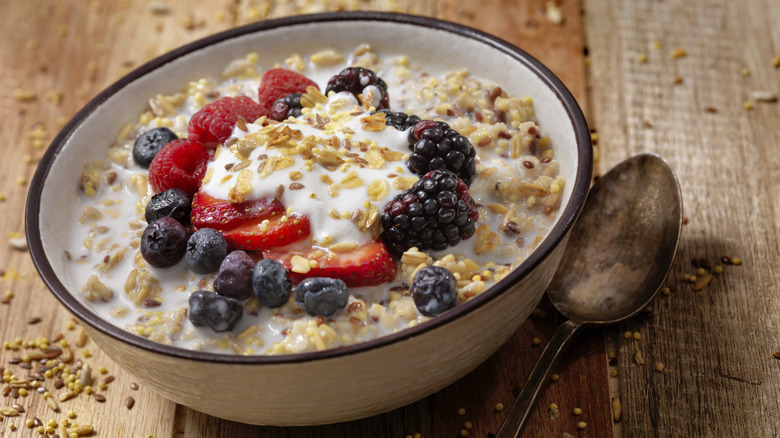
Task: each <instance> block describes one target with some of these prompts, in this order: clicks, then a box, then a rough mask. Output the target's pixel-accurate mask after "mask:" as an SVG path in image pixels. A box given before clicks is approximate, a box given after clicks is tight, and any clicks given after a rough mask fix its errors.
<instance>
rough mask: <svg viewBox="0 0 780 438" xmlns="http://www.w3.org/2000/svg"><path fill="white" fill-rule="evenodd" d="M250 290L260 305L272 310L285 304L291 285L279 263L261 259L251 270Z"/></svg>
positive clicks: (288, 297)
mask: <svg viewBox="0 0 780 438" xmlns="http://www.w3.org/2000/svg"><path fill="white" fill-rule="evenodd" d="M252 289H253V290H254V292H255V296H256V297H257V300H258V301H260V304H262V305H263V306H265V307H270V308H272V309H274V308H277V307H282V306H283V305H285V304H287V302H288V301H289V300H290V290H291V289H292V285H291V284H290V278H289V277H288V275H287V270H286V269H284V266H282V264H281V263H279V262H277V261H276V260H271V259H263V260H260V261H259V262H257V264H255V267H254V269H252Z"/></svg>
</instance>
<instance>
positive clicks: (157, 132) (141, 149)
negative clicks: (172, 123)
mask: <svg viewBox="0 0 780 438" xmlns="http://www.w3.org/2000/svg"><path fill="white" fill-rule="evenodd" d="M178 138H179V137H177V136H176V134H174V133H173V131H171V130H170V129H168V128H154V129H150V130H148V131H146V132H144V133H143V134H141V135H139V136H138V138H136V139H135V144H133V159H134V160H135V162H136V164H138V165H139V166H141V167H143V168H144V169H147V168H149V164H151V162H152V159H153V158H154V156H155V155H157V152H160V149H162V147H163V146H165V145H166V144H168V143H170V142H172V141H174V140H176V139H178Z"/></svg>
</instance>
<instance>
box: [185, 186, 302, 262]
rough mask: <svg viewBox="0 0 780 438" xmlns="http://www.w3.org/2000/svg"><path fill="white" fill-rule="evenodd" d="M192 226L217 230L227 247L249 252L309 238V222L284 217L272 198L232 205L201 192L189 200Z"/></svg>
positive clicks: (296, 217)
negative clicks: (225, 241)
mask: <svg viewBox="0 0 780 438" xmlns="http://www.w3.org/2000/svg"><path fill="white" fill-rule="evenodd" d="M266 220H267V221H268V222H264V221H266ZM192 225H193V227H194V228H195V229H196V230H197V229H200V228H214V229H215V230H219V231H221V232H222V235H223V236H225V240H227V242H228V246H229V247H230V248H232V249H245V250H250V251H259V250H266V249H271V248H276V247H279V246H285V245H289V244H291V243H293V242H297V241H299V240H301V239H304V238H306V237H307V236H308V235H309V219H308V218H307V217H306V216H304V215H301V214H295V213H293V214H289V215H288V214H285V208H284V206H283V205H282V203H281V202H279V201H277V200H275V199H270V200H269V199H265V198H264V199H257V200H253V201H246V202H242V203H240V204H233V203H230V202H229V201H227V200H225V199H217V198H214V197H212V196H209V195H207V194H206V193H203V192H198V193H196V194H195V196H194V198H193V200H192Z"/></svg>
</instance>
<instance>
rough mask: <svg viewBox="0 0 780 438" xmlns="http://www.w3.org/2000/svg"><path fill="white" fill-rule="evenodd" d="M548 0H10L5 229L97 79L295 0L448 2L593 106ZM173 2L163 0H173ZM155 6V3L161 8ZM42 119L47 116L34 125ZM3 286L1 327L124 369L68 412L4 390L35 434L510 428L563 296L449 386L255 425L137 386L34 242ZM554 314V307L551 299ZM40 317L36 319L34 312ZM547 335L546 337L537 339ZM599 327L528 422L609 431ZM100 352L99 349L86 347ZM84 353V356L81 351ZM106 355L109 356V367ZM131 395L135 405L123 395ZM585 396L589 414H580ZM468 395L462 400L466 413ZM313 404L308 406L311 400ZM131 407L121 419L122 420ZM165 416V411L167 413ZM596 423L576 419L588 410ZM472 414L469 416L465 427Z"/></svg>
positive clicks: (578, 49) (1, 74)
mask: <svg viewBox="0 0 780 438" xmlns="http://www.w3.org/2000/svg"><path fill="white" fill-rule="evenodd" d="M547 4H548V2H546V1H544V0H517V1H510V0H489V1H473V0H470V1H455V0H440V1H424V2H417V1H411V0H395V1H393V0H370V1H364V0H360V1H358V0H351V1H347V0H340V1H339V0H333V1H292V0H290V1H279V2H271V1H264V0H261V1H254V0H237V1H231V0H210V1H208V2H205V1H204V2H199V3H198V5H197V7H193V5H192V3H191V2H188V1H184V0H166V1H157V2H130V1H119V2H98V1H91V2H86V1H77V0H68V1H61V2H47V1H45V0H31V1H28V2H3V3H2V4H0V24H1V25H2V26H0V34H1V35H2V36H3V41H4V43H3V44H2V45H0V115H1V117H0V132H3V134H4V138H5V141H4V142H3V146H2V148H3V149H2V150H3V152H4V156H3V160H0V194H1V195H2V198H3V201H2V204H0V206H2V207H4V208H3V211H4V213H5V219H4V220H3V221H0V232H2V233H3V234H2V235H3V236H9V235H10V233H21V232H22V231H23V206H24V202H25V196H26V185H25V183H24V181H20V179H23V180H25V181H29V180H30V179H31V177H32V174H33V172H34V170H35V164H36V162H37V160H38V159H39V158H40V157H41V155H42V154H43V152H44V150H45V147H46V145H48V143H49V142H50V141H51V140H52V139H53V138H54V136H55V135H56V132H57V131H58V129H59V128H60V127H61V126H62V125H63V124H64V122H65V121H66V120H67V119H68V118H69V117H71V116H72V115H73V114H75V112H76V111H77V110H78V109H79V108H81V106H83V105H84V104H85V103H86V102H87V101H88V100H89V99H90V98H91V96H94V95H95V94H96V93H97V92H99V91H100V90H102V89H103V88H105V87H106V86H108V85H109V84H110V83H112V82H113V81H114V80H116V79H118V78H119V77H121V76H122V75H123V74H125V73H127V72H129V71H130V70H131V69H133V68H135V67H137V66H139V65H141V64H142V63H143V62H145V61H146V60H148V59H151V58H152V57H154V56H157V55H159V54H162V53H164V52H166V51H168V50H170V49H172V48H175V47H177V46H180V45H182V44H185V43H187V42H190V41H192V40H195V39H198V38H200V37H203V36H206V35H209V34H212V33H214V32H218V31H221V30H225V29H228V28H230V27H233V26H236V25H242V24H246V23H249V22H253V21H257V20H261V19H266V18H275V17H280V16H284V15H290V14H293V13H312V12H323V11H333V10H349V9H358V8H359V9H367V10H368V9H370V10H386V11H396V12H406V13H415V14H423V15H429V16H436V17H439V18H444V19H448V20H452V21H455V22H459V23H463V24H466V25H470V26H475V27H477V28H480V29H483V30H485V31H487V32H491V33H493V34H495V35H497V36H499V37H501V38H504V39H506V40H507V41H509V42H511V43H514V44H516V45H518V46H520V47H522V48H523V49H525V50H526V51H528V52H529V53H531V54H532V55H534V56H536V57H537V58H539V59H540V60H541V61H543V62H544V63H545V64H546V65H547V66H548V67H550V68H551V69H552V70H553V71H554V72H555V73H556V74H558V75H559V76H560V77H561V78H562V79H563V80H564V82H565V84H566V85H567V86H568V87H569V89H570V90H571V91H572V93H573V94H574V95H575V97H576V98H577V99H578V100H579V101H580V103H581V104H582V106H583V107H584V109H585V110H586V112H587V111H588V106H587V105H586V99H587V98H588V97H589V96H588V95H587V93H586V86H585V85H586V84H585V81H584V77H585V76H584V74H585V72H584V67H583V63H582V51H583V46H584V44H583V39H582V38H583V36H582V32H583V31H582V21H581V16H580V7H581V4H580V2H578V1H574V0H566V1H560V2H557V4H558V6H559V8H560V10H561V12H562V16H563V22H562V23H561V24H556V23H553V22H551V21H550V20H549V19H548V17H547V16H546V8H547ZM163 6H165V7H163ZM155 8H157V12H155V11H154V10H153V9H155ZM37 125H40V126H41V127H42V128H43V129H41V130H34V128H35V127H36V126H37ZM0 270H2V272H3V273H4V275H3V284H2V286H3V289H2V290H0V298H2V296H4V295H3V294H5V293H6V291H12V292H13V298H11V299H10V301H9V302H8V303H7V304H4V305H0V339H2V340H13V339H16V338H18V337H20V338H22V339H24V340H34V339H35V338H38V337H46V338H49V339H54V338H56V337H58V335H60V334H62V335H63V336H64V338H65V340H66V341H67V342H68V343H69V345H70V346H71V347H72V348H73V350H74V351H75V353H76V354H75V355H76V359H81V360H82V361H83V362H85V363H88V364H90V366H91V367H92V369H93V372H92V374H93V375H94V377H95V385H97V384H98V382H99V381H100V380H101V379H105V378H106V377H107V376H109V375H111V376H114V377H115V379H116V380H114V381H113V382H111V383H110V384H108V385H107V389H105V390H100V389H98V393H100V394H103V395H105V397H106V399H107V400H106V402H105V403H99V402H97V401H96V400H95V399H94V398H92V397H89V396H87V395H85V394H81V395H79V396H78V397H75V398H73V399H71V400H68V401H63V402H60V403H59V404H60V408H61V409H60V412H59V413H55V412H52V411H51V410H49V408H48V406H47V404H46V401H45V399H44V397H42V396H41V395H40V394H37V393H32V394H30V395H28V396H27V397H20V398H18V399H15V400H12V399H8V398H0V400H2V401H0V404H2V405H5V404H10V403H12V402H17V403H19V404H21V405H23V406H24V407H25V408H26V412H25V413H23V414H22V415H21V416H19V417H15V418H7V419H5V420H4V421H3V422H2V423H0V428H2V429H3V430H7V429H10V427H11V426H10V424H11V423H14V425H15V427H16V428H18V429H19V431H18V432H17V433H21V434H23V435H24V436H33V435H35V436H37V433H36V432H35V429H32V430H31V429H27V428H26V427H24V426H23V425H24V421H25V420H26V419H31V418H33V417H36V416H37V417H38V418H40V419H41V420H43V421H44V422H46V421H48V420H49V419H56V420H58V421H60V420H62V419H63V418H64V417H65V416H66V413H67V412H68V410H73V411H74V413H75V414H76V415H77V416H76V418H75V419H72V420H71V422H77V423H79V424H91V425H93V426H94V427H95V429H96V430H97V436H126V435H128V434H130V435H132V436H145V435H147V434H151V435H153V436H154V437H168V436H171V437H173V436H175V437H180V436H187V437H212V436H224V437H240V436H258V435H261V436H271V437H272V436H276V437H303V436H307V437H331V436H355V437H365V436H378V437H384V436H406V435H413V434H415V433H420V434H421V435H422V436H424V437H430V436H434V437H439V436H442V437H447V436H460V434H461V432H462V430H466V431H468V433H469V436H488V435H489V434H490V433H491V432H495V431H496V430H497V429H498V426H499V424H500V421H501V419H502V418H503V415H504V414H505V411H502V410H499V409H497V408H496V406H497V404H498V403H502V404H503V405H504V406H506V407H508V406H509V405H510V404H511V402H512V400H513V398H514V395H515V394H516V393H517V391H516V388H517V386H518V384H521V383H522V381H523V379H524V377H525V376H526V375H527V373H528V372H529V371H530V367H531V365H532V363H533V361H534V360H535V358H536V357H537V356H538V354H539V352H540V351H541V348H542V346H543V345H544V342H545V340H546V338H547V337H548V336H549V334H550V333H551V332H552V330H553V328H554V326H556V325H557V323H559V322H560V321H557V320H556V316H555V314H554V312H552V311H551V309H549V308H546V309H545V310H546V316H537V317H536V318H533V319H531V320H529V321H528V322H526V323H525V324H524V325H523V327H522V328H521V330H519V331H518V332H517V333H516V334H515V336H514V337H513V338H512V339H511V340H510V342H509V343H507V344H506V345H505V346H504V347H503V348H502V349H501V350H499V352H497V353H496V354H495V355H494V356H493V357H491V358H490V359H489V360H488V361H487V362H486V363H485V364H484V365H482V366H481V367H480V368H478V369H477V370H476V371H474V372H473V373H471V374H469V375H468V376H467V377H465V378H464V379H462V380H461V381H459V382H457V383H456V384H454V385H452V386H450V387H448V388H446V389H445V390H443V391H441V392H439V393H437V394H435V395H433V396H431V397H428V398H426V399H424V400H421V401H419V402H417V403H413V404H411V405H409V406H406V407H404V408H401V409H398V410H396V411H392V412H390V413H387V414H384V415H379V416H377V417H372V418H369V419H365V420H359V421H354V422H349V423H342V424H336V425H330V426H322V427H313V428H271V427H255V426H247V425H243V424H239V423H233V422H229V421H224V420H219V419H216V418H213V417H209V416H206V415H203V414H200V413H198V412H195V411H191V410H188V409H186V408H182V407H180V406H176V405H175V404H173V403H171V402H168V401H166V400H164V399H162V398H161V397H159V396H157V395H155V394H153V393H152V392H151V391H149V390H148V389H147V388H144V387H141V388H140V389H138V390H133V389H131V388H130V383H131V382H132V378H131V377H130V376H129V375H128V374H127V373H125V372H123V371H122V370H121V369H120V368H119V367H118V366H117V365H115V364H113V363H112V362H111V361H110V360H109V359H108V358H107V357H105V356H104V355H103V354H102V353H101V352H100V351H99V350H98V349H97V348H96V347H95V346H94V344H92V343H87V344H86V345H85V346H83V347H75V342H76V339H77V337H78V336H77V333H78V331H79V329H78V327H76V328H74V329H73V330H69V329H68V327H69V323H70V322H71V318H70V315H69V314H67V312H66V311H65V310H64V309H63V308H62V307H61V306H60V305H59V304H58V303H57V302H56V300H54V299H53V298H52V297H51V296H50V294H49V293H48V291H47V290H46V288H45V286H44V285H43V284H42V283H41V281H40V280H39V279H38V277H37V275H36V273H35V271H34V268H33V266H32V263H31V262H30V260H29V255H28V254H27V253H26V252H25V251H23V250H15V249H13V248H12V247H11V246H10V245H0ZM540 315H542V313H540ZM33 316H38V317H40V318H41V321H40V322H39V323H37V324H28V323H27V320H28V317H33ZM535 338H538V339H539V344H536V343H534V339H535ZM603 339H604V336H603V333H602V332H600V331H595V332H590V333H586V334H584V335H583V336H582V338H581V341H580V342H579V344H578V345H577V346H575V347H574V348H573V349H572V350H571V351H570V353H569V354H568V355H567V358H566V359H565V360H564V361H563V362H562V363H561V364H560V365H559V367H558V371H557V372H558V374H559V375H560V379H559V380H558V381H556V382H550V383H549V385H548V387H547V388H545V389H544V392H543V394H542V396H541V399H540V401H539V405H538V409H537V412H536V413H535V414H534V415H533V417H532V418H531V421H530V424H529V425H528V427H527V428H526V431H525V434H524V436H561V435H562V434H563V433H564V432H567V433H571V434H577V436H583V437H584V436H594V437H599V436H606V435H610V434H611V429H612V421H611V419H610V412H609V396H608V392H607V386H608V377H607V364H606V354H605V347H604V342H603ZM23 354H24V351H21V350H20V351H12V350H7V349H6V350H4V351H3V352H2V364H3V366H6V367H8V368H9V369H10V370H11V371H13V372H14V373H16V374H17V375H18V376H21V377H24V376H26V375H27V373H28V372H29V371H28V370H24V369H22V368H20V367H19V366H18V364H17V365H10V364H8V360H9V359H10V358H14V357H21V356H23ZM86 356H89V357H86ZM71 366H73V365H71ZM100 366H105V367H106V368H107V373H106V374H100V373H99V372H98V371H97V369H98V368H99V367H100ZM54 380H56V379H49V380H46V381H45V382H44V386H46V387H47V388H48V389H49V390H50V391H51V393H52V394H53V395H54V396H55V398H56V397H59V394H60V393H63V392H64V391H65V389H55V388H54V386H53V385H54ZM127 397H133V398H134V400H135V405H134V406H133V408H132V409H131V410H129V411H128V410H127V408H126V407H125V406H124V405H123V403H124V401H125V400H126V399H127ZM550 403H556V404H558V405H559V406H560V410H561V415H560V417H559V418H558V419H557V420H553V419H551V418H550V414H549V412H548V409H547V407H548V406H549V405H550ZM574 407H580V408H582V410H583V411H584V414H583V415H582V417H575V416H573V415H572V414H571V410H572V409H573V408H574ZM461 408H463V409H464V410H465V413H464V414H462V415H461V414H459V410H460V409H461ZM302 415H305V413H302ZM119 419H121V421H118V420H119ZM161 419H163V421H161ZM581 420H582V421H587V422H588V427H587V428H586V429H585V430H583V431H578V430H577V427H576V424H577V422H578V421H581ZM467 422H469V424H470V426H471V428H470V429H469V428H467Z"/></svg>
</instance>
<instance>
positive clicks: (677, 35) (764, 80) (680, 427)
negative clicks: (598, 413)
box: [584, 0, 780, 437]
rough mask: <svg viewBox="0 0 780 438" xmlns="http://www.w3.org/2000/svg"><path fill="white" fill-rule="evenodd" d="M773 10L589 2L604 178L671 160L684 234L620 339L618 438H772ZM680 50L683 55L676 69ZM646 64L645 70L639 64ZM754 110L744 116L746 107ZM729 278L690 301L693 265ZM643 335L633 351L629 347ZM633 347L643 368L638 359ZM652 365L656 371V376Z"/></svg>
mask: <svg viewBox="0 0 780 438" xmlns="http://www.w3.org/2000/svg"><path fill="white" fill-rule="evenodd" d="M778 18H780V4H778V3H777V2H773V1H760V0H759V1H749V2H728V1H708V2H686V1H663V2H659V1H635V2H601V1H588V2H586V14H585V18H584V21H585V26H584V27H585V29H586V41H587V44H588V47H589V49H590V51H589V52H590V57H591V61H592V63H591V66H590V72H589V79H590V80H589V86H590V87H591V92H590V94H589V99H590V102H591V104H592V108H591V114H592V119H591V122H595V124H594V125H593V126H595V127H596V128H597V129H598V133H599V138H600V140H599V141H600V144H601V152H602V164H603V166H604V167H605V168H608V167H610V166H611V165H612V164H614V163H616V162H618V161H620V160H622V159H623V158H625V157H627V156H629V155H631V154H635V153H637V152H641V151H653V152H658V153H660V154H662V155H663V156H665V157H667V158H668V159H669V161H670V162H671V164H672V165H673V166H674V167H675V168H676V170H677V172H678V175H679V178H680V182H681V184H682V187H683V196H684V206H685V211H686V215H687V217H688V218H689V223H688V224H687V225H686V226H685V227H684V229H683V240H682V243H681V246H680V253H679V256H678V259H677V262H676V264H675V266H674V268H673V270H672V273H671V275H670V277H669V281H668V283H669V285H670V286H672V287H676V291H674V292H672V293H671V295H669V296H661V297H660V298H659V299H658V300H657V301H656V303H655V305H654V306H653V312H652V313H653V316H652V317H650V318H649V319H648V320H647V322H646V323H639V322H637V321H633V322H630V323H627V324H625V325H623V326H622V327H620V329H618V330H616V331H615V333H614V338H615V340H616V346H617V353H618V360H617V362H618V370H619V373H620V396H621V399H622V401H623V422H622V428H623V431H624V434H625V436H631V437H635V436H636V437H640V436H778V434H780V417H779V416H778V415H777V412H778V397H777V388H778V384H780V382H779V380H780V376H778V373H777V371H778V362H777V360H776V359H773V358H772V353H774V352H775V351H777V350H778V346H779V343H778V331H777V327H778V324H779V323H780V313H778V305H779V303H780V300H778V298H777V285H778V284H780V278H779V276H778V270H777V269H774V267H773V266H774V264H775V261H776V260H777V259H778V255H780V254H778V248H779V247H780V245H779V242H780V241H779V240H778V237H779V234H780V232H779V231H780V216H779V215H778V213H779V212H780V210H779V209H778V203H777V199H778V198H777V195H776V194H777V191H778V188H780V187H778V184H780V183H778V179H777V175H778V171H779V170H780V159H779V158H778V155H777V154H776V153H775V152H773V151H776V149H777V144H778V140H780V131H779V130H778V127H777V126H778V125H777V121H778V120H780V107H778V105H777V104H776V103H766V102H758V101H756V100H755V99H753V98H752V97H751V93H752V92H754V91H759V90H761V91H770V92H773V93H777V92H778V84H780V70H779V69H778V68H777V67H776V66H773V65H772V59H773V57H775V56H777V54H778V52H779V50H778V47H780V34H778V32H777V25H776V23H777V22H778V21H777V20H778ZM675 48H680V49H683V50H684V51H685V52H686V53H687V55H686V56H684V57H680V58H676V59H673V58H671V57H670V53H671V52H673V51H674V50H675ZM641 55H645V56H646V58H647V62H646V63H641V62H640V61H639V59H640V56H641ZM747 102H749V103H750V104H752V105H753V109H752V110H746V108H745V106H744V105H745V104H746V103H747ZM723 255H727V256H730V257H734V256H738V257H741V259H742V260H744V264H743V265H741V266H725V267H724V272H723V274H722V275H716V276H715V278H714V280H712V282H711V283H710V285H709V286H708V287H706V288H705V289H703V290H701V291H694V290H693V289H692V287H691V283H689V282H686V281H684V280H683V275H691V274H695V268H694V267H693V266H692V264H691V260H692V259H694V258H706V259H707V260H709V261H710V262H711V263H712V264H713V266H714V265H715V264H719V263H720V261H719V260H720V258H721V256H723ZM624 330H629V331H631V332H633V331H639V333H640V334H641V337H642V339H641V341H639V342H637V341H634V340H633V339H631V340H626V339H624V338H623V337H622V332H623V331H624ZM635 346H636V347H638V349H639V350H640V351H641V352H642V353H643V355H644V358H645V360H646V363H645V365H643V366H639V365H637V364H636V362H635V360H634V349H635ZM655 362H660V363H662V364H663V365H664V369H663V372H657V371H655V370H654V368H653V366H654V363H655Z"/></svg>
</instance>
